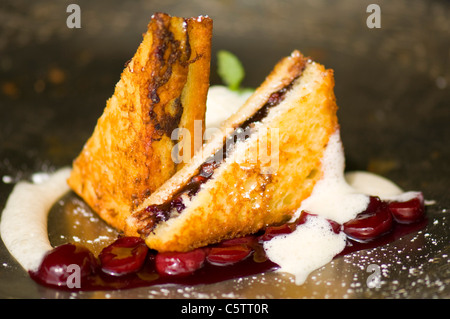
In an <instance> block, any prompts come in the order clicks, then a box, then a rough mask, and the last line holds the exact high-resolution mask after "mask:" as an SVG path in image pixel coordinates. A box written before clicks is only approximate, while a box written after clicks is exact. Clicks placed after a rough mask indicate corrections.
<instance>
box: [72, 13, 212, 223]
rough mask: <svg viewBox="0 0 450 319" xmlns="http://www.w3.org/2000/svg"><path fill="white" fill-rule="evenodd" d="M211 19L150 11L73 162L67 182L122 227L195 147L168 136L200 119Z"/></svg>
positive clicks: (189, 142)
mask: <svg viewBox="0 0 450 319" xmlns="http://www.w3.org/2000/svg"><path fill="white" fill-rule="evenodd" d="M211 35H212V20H211V19H210V18H208V17H198V18H190V19H184V18H180V17H171V16H169V15H167V14H163V13H157V14H155V15H153V17H152V19H151V21H150V23H149V24H148V30H147V32H146V33H145V34H144V35H143V41H142V43H141V44H140V46H139V48H138V49H137V52H136V53H135V55H134V57H133V58H132V59H131V60H130V61H129V62H128V63H127V65H126V67H125V69H124V70H123V73H122V75H121V78H120V81H119V82H118V83H117V85H116V87H115V91H114V94H113V96H112V97H111V98H110V99H109V100H108V101H107V104H106V108H105V109H104V112H103V114H102V116H101V117H100V118H99V120H98V122H97V125H96V127H95V130H94V132H93V134H92V136H91V137H90V138H89V140H88V141H87V142H86V144H85V146H84V148H83V150H82V151H81V154H80V155H79V156H78V157H77V158H76V159H75V161H74V163H73V170H72V173H71V175H70V178H69V179H68V183H69V185H70V187H71V188H72V189H73V190H74V191H75V192H76V193H77V194H78V195H79V196H80V197H82V198H83V199H84V200H85V201H86V203H88V204H89V205H90V206H91V207H92V208H93V210H94V211H95V212H97V213H98V214H99V215H100V217H101V218H102V219H104V220H105V221H106V222H108V223H109V224H110V225H112V226H114V227H115V228H117V229H119V230H123V228H124V223H125V219H126V218H127V216H128V215H129V214H130V213H131V211H132V210H133V209H134V208H136V207H138V206H139V205H140V204H141V203H142V201H143V200H144V199H145V198H146V197H148V196H149V195H150V194H151V193H153V192H154V191H155V190H156V189H157V188H158V187H159V186H160V185H161V184H163V183H164V182H165V181H166V180H167V179H168V178H169V177H171V176H172V175H173V174H174V173H175V172H176V171H177V170H178V169H180V166H181V165H182V164H183V163H184V162H187V161H188V160H189V159H184V160H183V161H182V163H181V164H177V163H175V162H174V161H173V159H172V151H173V148H174V145H175V141H176V142H177V145H178V147H180V146H181V147H182V149H181V150H180V152H182V151H183V150H189V152H185V153H184V154H186V156H188V155H189V156H190V154H193V153H194V152H195V150H196V149H198V148H199V147H200V146H201V143H200V144H199V145H194V143H193V141H191V140H189V139H185V140H181V142H180V141H178V140H177V138H178V137H177V136H175V137H174V136H172V133H173V131H174V130H175V129H176V128H183V129H187V130H189V131H190V132H191V133H192V135H193V131H194V123H195V122H196V121H199V122H200V121H201V123H204V118H205V108H206V96H207V92H208V87H209V73H210V55H211Z"/></svg>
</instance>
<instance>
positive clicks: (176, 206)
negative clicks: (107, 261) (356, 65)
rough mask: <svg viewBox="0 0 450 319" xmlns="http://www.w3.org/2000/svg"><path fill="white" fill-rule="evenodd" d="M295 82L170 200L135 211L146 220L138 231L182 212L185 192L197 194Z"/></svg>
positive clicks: (144, 232)
mask: <svg viewBox="0 0 450 319" xmlns="http://www.w3.org/2000/svg"><path fill="white" fill-rule="evenodd" d="M294 81H295V79H294V80H293V81H292V82H291V83H290V84H289V85H287V86H286V87H284V88H282V89H281V90H279V91H277V92H275V93H272V94H271V95H270V96H269V98H268V100H267V102H266V103H265V104H264V105H263V106H262V107H261V108H260V109H259V110H258V111H257V112H256V113H255V114H253V115H252V116H251V117H250V118H248V119H247V120H245V122H243V123H242V124H241V125H239V127H238V128H236V129H235V130H234V131H233V133H232V134H230V135H229V136H228V137H227V138H226V141H224V144H223V147H222V148H221V149H219V150H218V151H217V152H216V153H215V154H214V155H212V156H211V157H210V158H208V159H207V160H206V161H205V162H204V163H203V164H202V165H200V167H199V170H198V173H197V174H196V175H194V176H193V177H192V178H191V179H190V181H189V182H188V183H187V184H186V185H185V186H183V187H182V188H181V189H180V190H178V191H177V192H176V193H175V194H174V195H173V196H172V199H170V200H168V201H166V202H165V203H163V204H159V205H150V206H147V207H146V208H144V209H143V210H142V211H140V212H138V213H137V214H136V217H137V219H138V220H139V221H141V222H144V223H145V227H143V228H141V229H139V230H138V233H139V234H141V235H144V236H148V235H149V234H150V233H151V231H152V230H153V229H154V228H155V227H156V226H157V225H158V223H160V222H162V221H167V220H168V219H169V218H170V217H171V213H172V212H175V211H176V212H177V213H181V212H182V211H183V210H184V208H185V204H184V202H183V196H186V195H187V196H189V198H192V197H193V196H195V195H196V194H197V193H198V191H199V190H200V187H201V185H202V184H204V183H206V182H207V181H208V180H209V179H211V177H212V175H213V173H214V171H215V169H216V168H218V167H219V166H220V164H221V163H222V162H223V161H224V159H225V158H227V157H228V156H229V154H230V153H231V152H232V150H233V149H234V145H236V143H238V142H240V141H244V140H246V139H247V138H248V137H249V136H250V134H251V131H252V127H253V125H254V123H257V122H260V121H262V120H263V119H264V118H265V117H266V116H267V114H268V113H269V111H270V109H271V108H273V107H275V106H277V105H278V104H280V103H281V102H282V101H283V100H284V98H285V96H286V93H287V92H288V91H289V90H290V89H291V88H292V84H293V82H294Z"/></svg>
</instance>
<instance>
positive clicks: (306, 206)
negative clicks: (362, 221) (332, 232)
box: [295, 130, 369, 224]
mask: <svg viewBox="0 0 450 319" xmlns="http://www.w3.org/2000/svg"><path fill="white" fill-rule="evenodd" d="M322 165H323V177H322V179H320V180H319V181H318V182H317V184H316V185H315V187H314V190H313V192H312V194H311V196H310V197H309V198H307V199H306V200H304V201H303V202H302V205H301V207H300V209H299V210H298V212H297V214H296V216H295V218H296V217H298V215H299V214H300V213H301V211H303V210H305V211H308V212H310V213H313V214H319V215H320V216H322V217H325V218H328V219H331V220H334V221H336V222H338V223H340V224H343V223H345V222H346V221H348V220H350V219H352V218H354V217H355V216H356V215H357V214H358V213H360V212H362V211H363V210H364V209H365V208H366V207H367V205H368V203H369V197H368V196H367V195H365V194H362V193H361V192H359V191H358V190H356V189H355V188H353V187H351V186H350V185H349V184H348V183H347V182H346V180H345V175H344V169H345V156H344V149H343V146H342V142H341V139H340V132H339V130H337V131H336V132H335V133H334V134H333V135H332V136H331V137H330V140H329V142H328V145H327V148H326V149H325V153H324V156H323V160H322Z"/></svg>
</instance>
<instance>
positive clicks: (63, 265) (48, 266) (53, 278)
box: [30, 243, 98, 288]
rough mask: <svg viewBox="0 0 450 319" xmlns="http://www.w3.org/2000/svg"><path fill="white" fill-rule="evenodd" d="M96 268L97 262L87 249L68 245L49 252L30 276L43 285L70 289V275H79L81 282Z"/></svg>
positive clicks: (77, 245) (76, 245)
mask: <svg viewBox="0 0 450 319" xmlns="http://www.w3.org/2000/svg"><path fill="white" fill-rule="evenodd" d="M74 266H78V267H79V268H78V267H74ZM97 268H98V261H97V259H96V258H95V256H94V255H93V254H92V253H91V251H90V250H89V249H87V248H86V247H84V246H82V245H80V244H77V243H75V244H72V243H68V244H63V245H60V246H57V247H55V248H53V249H52V250H51V251H49V252H48V253H47V254H46V255H45V256H44V258H43V260H42V262H41V264H40V266H39V268H38V269H37V270H36V271H35V272H30V274H31V275H32V277H33V278H34V279H35V280H37V281H38V282H41V283H43V284H47V285H50V286H59V287H69V288H72V287H70V286H69V279H70V277H71V275H79V278H78V279H80V281H81V280H84V279H85V278H86V277H88V276H89V275H91V274H94V273H95V271H96V269H97ZM76 271H79V273H78V274H77V273H76Z"/></svg>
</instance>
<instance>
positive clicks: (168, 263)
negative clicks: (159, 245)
mask: <svg viewBox="0 0 450 319" xmlns="http://www.w3.org/2000/svg"><path fill="white" fill-rule="evenodd" d="M205 257H206V253H205V250H204V249H202V248H198V249H194V250H191V251H188V252H161V253H158V254H157V255H156V257H155V267H156V270H157V271H158V273H159V274H160V275H163V276H164V275H165V276H186V275H190V274H192V273H193V272H194V271H196V270H197V269H200V268H201V267H202V266H203V264H204V262H205Z"/></svg>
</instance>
